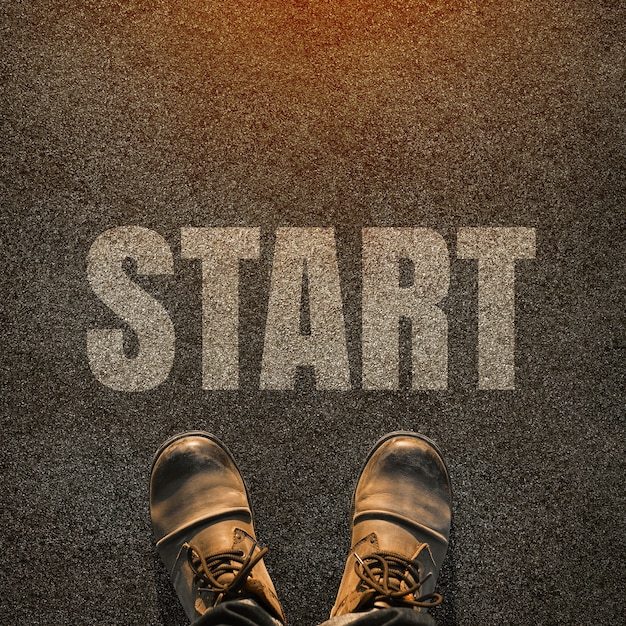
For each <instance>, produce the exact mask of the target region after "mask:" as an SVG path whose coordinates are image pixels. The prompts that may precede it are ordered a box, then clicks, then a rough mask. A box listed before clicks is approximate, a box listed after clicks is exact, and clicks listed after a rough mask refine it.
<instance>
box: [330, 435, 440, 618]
mask: <svg viewBox="0 0 626 626" xmlns="http://www.w3.org/2000/svg"><path fill="white" fill-rule="evenodd" d="M451 501H452V490H451V487H450V479H449V476H448V471H447V469H446V466H445V463H444V461H443V458H442V456H441V454H440V452H439V451H438V449H437V447H436V446H435V444H434V443H433V442H432V441H430V440H429V439H427V438H426V437H423V436H421V435H418V434H416V433H410V432H395V433H390V434H389V435H386V436H385V437H383V438H382V439H381V440H380V441H379V442H378V443H377V444H376V445H375V446H374V448H373V449H372V451H371V452H370V453H369V456H368V458H367V461H366V463H365V465H364V467H363V470H362V471H361V475H360V477H359V480H358V482H357V486H356V489H355V492H354V496H353V500H352V539H351V544H350V545H351V546H352V548H351V549H350V552H349V554H348V559H347V563H346V568H345V571H344V574H343V578H342V580H341V584H340V587H339V593H338V595H337V600H336V602H335V606H334V607H333V609H332V612H331V617H335V616H339V615H345V614H346V613H358V612H361V611H366V610H369V609H372V608H377V607H378V608H385V607H392V606H393V607H411V608H413V609H415V610H418V611H426V610H427V609H428V607H432V606H436V605H437V604H439V603H440V602H441V601H442V599H443V598H442V597H441V596H440V595H439V594H437V593H435V584H436V581H437V575H438V574H439V570H440V568H441V563H442V561H443V558H444V556H445V554H446V550H447V548H448V538H449V535H450V521H451V514H452V504H451Z"/></svg>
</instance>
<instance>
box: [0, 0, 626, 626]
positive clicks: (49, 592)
mask: <svg viewBox="0 0 626 626" xmlns="http://www.w3.org/2000/svg"><path fill="white" fill-rule="evenodd" d="M1 11H2V37H1V39H2V44H1V45H2V55H1V56H0V59H1V60H0V64H1V67H2V73H3V96H2V98H3V101H2V102H3V103H2V125H3V133H2V151H3V158H2V163H3V165H2V167H3V177H2V191H1V199H2V200H1V202H2V205H1V206H2V214H1V220H2V246H1V249H0V254H2V270H3V271H2V279H1V280H2V302H1V307H2V314H3V317H2V343H3V347H2V368H3V369H2V375H3V379H2V381H3V382H2V385H3V386H2V395H1V397H2V445H1V446H0V470H1V471H0V481H1V482H0V485H1V488H0V493H1V502H2V507H1V513H0V515H1V520H2V521H1V522H0V523H1V529H2V533H1V534H0V553H1V554H2V555H3V564H2V567H1V568H0V569H1V572H0V580H1V586H2V589H1V594H0V622H1V623H2V624H7V625H8V624H20V625H30V624H52V623H53V624H68V625H69V624H72V625H73V624H76V625H90V624H107V625H110V626H113V625H119V626H123V625H135V624H137V625H147V624H150V625H154V626H156V625H159V626H160V625H163V626H166V625H167V626H174V625H178V624H184V623H185V618H184V615H183V614H182V610H181V609H180V608H179V606H178V604H177V600H176V596H175V594H174V592H173V590H172V589H171V587H170V584H169V581H168V579H167V575H166V573H165V570H164V568H163V566H162V565H161V563H160V561H159V559H158V557H157V554H156V549H155V547H154V542H153V539H152V534H151V526H150V518H149V512H148V479H149V472H150V463H151V459H152V455H153V453H154V451H155V450H156V449H157V447H158V446H159V444H160V443H161V442H162V441H164V440H165V439H166V438H167V437H169V436H171V435H173V434H175V433H177V432H179V431H183V430H188V429H202V430H207V431H210V432H212V433H214V434H215V435H217V436H219V437H220V438H221V439H222V440H223V441H224V442H225V443H226V444H227V445H228V446H229V447H230V449H231V450H232V452H233V454H234V455H235V457H236V458H237V460H238V463H239V465H240V467H241V469H242V472H243V474H244V475H245V477H246V479H247V482H248V485H249V490H250V493H251V497H252V501H253V507H254V511H255V516H256V526H257V534H258V535H259V537H260V539H261V540H262V542H263V543H264V544H265V545H267V546H269V548H270V552H269V554H268V556H267V557H266V562H267V565H268V568H269V570H270V572H271V574H272V577H273V579H274V582H275V584H276V587H277V589H278V592H279V595H280V597H281V600H282V602H283V604H284V607H285V610H286V612H287V616H288V619H289V622H290V623H291V624H296V625H302V626H306V625H312V624H315V623H317V622H319V621H321V620H323V619H325V618H326V617H327V616H328V613H329V611H330V608H331V606H332V604H333V602H334V599H335V594H336V591H337V588H338V584H339V579H340V576H341V573H342V570H343V563H344V558H345V554H346V551H347V549H348V547H349V546H348V541H349V534H348V532H349V519H348V513H349V506H350V496H351V493H352V489H353V486H354V481H355V479H356V476H357V473H358V471H359V468H360V466H361V463H362V460H363V459H364V458H365V456H366V454H367V451H368V450H369V448H370V447H371V446H372V445H373V444H374V443H375V442H376V440H377V439H378V438H379V437H381V436H382V435H383V434H385V433H387V432H389V431H392V430H398V429H401V430H414V431H419V432H422V433H424V434H425V435H427V436H429V437H431V438H432V439H434V440H435V441H436V442H437V443H438V445H439V446H440V447H441V449H442V450H443V452H444V454H445V457H446V459H447V462H448V465H449V467H450V472H451V476H452V484H453V488H454V517H453V535H452V544H451V547H450V550H449V553H448V555H447V557H446V562H445V564H444V568H443V572H442V574H441V577H440V584H439V588H440V590H441V591H442V593H443V594H444V597H445V600H444V603H443V605H441V606H440V607H438V608H437V609H436V610H435V615H436V616H437V618H438V619H439V622H440V624H441V625H442V626H448V625H450V626H451V625H453V624H454V625H456V624H458V625H460V626H461V625H462V626H472V625H478V624H480V625H491V624H493V625H496V624H497V625H500V624H516V625H517V626H524V625H530V624H533V625H534V624H542V625H550V624H607V625H608V624H619V623H624V622H625V621H626V615H625V609H624V606H625V604H624V599H623V592H624V589H625V588H626V580H625V578H626V575H625V571H626V570H625V558H626V553H625V549H624V543H625V541H624V537H625V528H624V510H625V506H626V502H625V501H624V491H625V490H624V394H623V389H624V388H625V387H626V385H625V382H624V350H625V348H626V325H625V320H624V296H625V281H624V246H625V236H624V235H625V230H626V229H625V224H624V215H625V210H624V207H625V204H624V192H625V187H626V175H625V164H626V160H625V155H624V146H625V145H626V142H625V140H626V137H625V134H624V131H625V130H626V120H625V117H624V104H625V103H624V68H625V67H626V42H625V38H624V32H625V31H626V11H625V8H624V4H623V3H621V2H611V1H609V0H604V1H592V0H580V1H576V2H574V1H571V2H568V1H566V0H555V1H551V2H547V1H545V0H533V1H530V0H529V1H525V0H522V1H520V2H515V3H513V2H504V1H501V0H493V1H489V0H487V1H485V2H483V1H481V2H478V1H475V2H474V1H469V0H468V1H463V0H458V1H454V0H453V1H451V2H439V1H436V0H430V1H429V0H421V1H418V0H416V1H407V2H391V1H388V2H383V1H382V0H380V1H379V0H371V1H367V0H359V1H354V2H352V1H351V2H344V3H341V2H327V3H316V2H306V1H298V2H296V1H295V0H285V1H280V2H279V1H277V0H276V1H274V0H270V1H269V2H264V3H253V2H247V1H235V2H230V3H217V2H211V1H208V2H196V1H190V2H170V1H168V0H152V1H150V0H146V1H142V0H135V1H131V2H124V3H117V2H107V1H105V0H102V1H98V0H90V1H88V2H82V3H71V2H58V1H55V2H45V1H32V2H12V3H5V5H4V6H3V8H2V10H1ZM126 226H138V227H143V228H146V229H150V230H151V231H154V232H155V233H158V234H159V235H160V236H161V237H162V238H163V239H164V241H165V242H166V245H167V247H168V248H169V250H170V251H171V257H172V263H173V266H172V272H171V273H169V274H167V275H164V276H138V273H139V274H140V273H141V272H139V271H138V266H137V264H136V263H134V262H133V261H126V262H124V266H123V267H124V271H125V272H126V274H125V275H128V276H130V277H131V279H132V280H133V281H134V282H136V283H137V284H139V285H141V288H142V290H144V291H146V292H148V293H149V294H151V296H152V298H153V299H154V300H156V301H158V302H160V303H161V304H162V307H163V310H164V311H165V312H166V317H168V318H169V319H171V322H172V328H173V333H174V347H175V352H174V357H173V362H172V363H171V369H168V371H167V372H166V376H165V380H164V381H163V382H161V383H160V384H158V385H156V386H155V387H153V388H151V389H147V390H144V391H125V390H116V389H113V388H111V387H110V386H108V385H107V384H104V383H103V382H101V381H100V380H99V379H98V378H97V377H96V375H95V374H94V371H93V368H92V367H91V366H90V360H89V358H88V355H87V337H88V332H89V331H93V330H96V329H102V328H118V329H122V330H123V331H124V342H125V349H126V353H125V354H126V355H130V356H131V357H132V356H133V355H137V352H138V350H140V349H141V348H140V343H141V342H140V341H139V342H138V338H137V334H136V333H135V332H134V331H133V329H132V327H131V326H132V325H129V324H124V323H123V322H122V320H121V319H120V318H119V317H118V316H116V315H115V314H114V313H113V311H112V310H111V309H110V308H109V307H108V306H106V305H105V304H104V302H102V301H101V299H100V298H99V297H97V295H96V293H95V292H94V290H93V289H92V285H91V284H90V282H89V280H88V278H87V257H88V253H89V250H90V248H91V246H92V244H93V243H94V241H96V239H97V238H98V237H99V236H100V235H101V234H102V233H103V232H105V231H107V230H109V229H112V228H119V227H126ZM187 227H196V228H200V227H239V228H259V229H260V231H259V232H260V235H259V241H260V243H259V254H258V258H256V259H250V260H245V261H242V262H241V264H240V266H239V280H240V282H239V291H238V293H239V305H238V306H239V321H238V326H237V335H238V337H239V371H238V388H237V389H230V390H220V391H215V390H205V389H203V384H202V321H201V312H202V278H201V270H200V261H198V260H194V259H188V258H183V256H182V254H181V249H182V248H181V229H182V228H187ZM284 227H308V228H319V227H324V228H329V229H334V231H330V232H331V233H333V234H334V241H335V243H336V246H335V247H336V253H337V258H338V275H339V276H340V284H341V295H342V298H343V300H342V308H343V317H344V320H345V345H346V347H347V354H348V359H349V365H348V367H349V385H348V388H344V389H340V390H325V389H317V388H316V386H315V382H316V381H315V377H316V376H317V374H318V372H312V371H311V369H310V368H309V369H307V368H298V369H297V372H296V374H297V375H296V382H295V388H294V389H293V390H280V389H279V390H271V389H261V384H260V380H261V369H262V365H261V363H262V355H263V349H264V338H265V335H266V318H267V313H268V301H269V297H270V291H271V273H272V269H273V266H274V248H275V241H276V239H277V232H278V229H279V228H284ZM370 227H393V228H401V227H406V228H426V229H429V231H432V232H434V233H437V234H438V236H440V237H441V238H443V241H445V245H446V247H447V250H448V253H447V254H448V257H449V261H450V269H449V279H450V284H449V288H448V289H447V292H446V295H445V298H444V299H443V301H442V302H441V304H440V310H442V311H443V312H444V314H445V319H446V320H447V328H448V331H447V332H448V334H447V342H445V346H446V349H447V354H448V363H447V383H446V385H445V388H438V389H435V388H429V389H424V390H414V389H411V388H410V386H409V383H410V381H411V372H410V368H409V367H408V366H407V364H406V359H405V360H404V361H402V365H401V366H400V369H401V370H402V371H401V372H400V384H399V388H398V389H396V390H387V391H384V390H379V389H373V390H370V389H364V388H363V384H362V382H361V381H362V378H363V356H362V348H363V346H362V337H361V323H362V318H363V312H362V311H363V308H362V304H363V302H362V300H363V298H362V275H363V271H362V270H363V268H362V260H361V259H362V257H361V247H362V240H363V236H364V235H363V232H362V229H363V228H370ZM478 227H500V228H514V227H523V228H527V229H532V230H533V233H534V236H535V238H536V241H535V255H534V258H527V259H522V260H518V261H516V262H515V263H514V267H515V283H514V288H515V304H514V310H515V320H514V342H515V343H514V350H515V354H514V357H515V363H514V375H515V382H514V385H515V388H514V389H482V388H480V387H479V373H478V342H479V330H478V317H479V316H478V313H479V305H478V291H479V279H478V271H477V262H476V261H475V260H471V259H464V258H460V256H459V253H458V252H459V250H458V239H457V238H458V235H459V230H460V229H461V228H478ZM309 269H310V266H309ZM409 273H410V272H409ZM401 278H402V277H401ZM418 278H419V276H417V273H416V275H415V276H413V277H412V278H411V277H409V279H407V280H409V282H410V280H417V279H418ZM307 280H312V278H311V275H310V273H309V275H308V278H307ZM309 287H311V285H309ZM311 288H312V287H311ZM114 289H115V288H114ZM303 291H306V289H304V290H303ZM126 297H127V296H126V295H124V296H123V299H124V298H126ZM311 297H313V296H311ZM130 299H131V300H132V298H130ZM322 299H323V298H322ZM154 300H151V301H154ZM303 302H304V306H303V313H302V315H303V322H302V323H303V324H304V326H306V325H307V324H308V323H311V322H312V321H313V317H312V316H313V314H314V311H313V310H311V311H310V312H309V314H310V315H309V317H310V319H308V320H307V319H306V318H307V313H306V311H304V309H306V308H307V305H306V296H305V297H303ZM310 330H311V331H312V330H313V329H310ZM303 332H308V331H307V329H306V328H305V329H304V330H303ZM400 335H401V337H400V339H399V342H400V343H401V344H402V343H403V342H404V344H406V342H407V334H406V328H405V329H404V331H402V332H401V333H400ZM138 344H139V345H138ZM406 349H407V346H406V345H405V346H404V350H405V352H406ZM414 375H415V373H414Z"/></svg>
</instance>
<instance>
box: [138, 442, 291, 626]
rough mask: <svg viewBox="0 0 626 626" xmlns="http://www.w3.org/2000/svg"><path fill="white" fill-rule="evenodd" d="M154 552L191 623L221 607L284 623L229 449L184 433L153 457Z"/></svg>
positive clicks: (151, 481)
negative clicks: (250, 609) (239, 602)
mask: <svg viewBox="0 0 626 626" xmlns="http://www.w3.org/2000/svg"><path fill="white" fill-rule="evenodd" d="M150 515H151V517H152V525H153V528H154V534H155V537H156V541H157V549H158V552H159V555H160V556H161V559H162V560H163V562H164V563H165V566H166V567H167V570H168V572H169V573H170V577H171V580H172V583H173V584H174V588H175V589H176V592H177V593H178V597H179V599H180V601H181V604H182V605H183V608H184V609H185V612H186V613H187V617H188V618H189V619H190V620H191V621H194V620H195V619H197V618H198V617H200V616H201V615H203V614H204V613H205V612H206V611H208V610H210V609H212V608H213V607H215V606H216V605H218V604H219V603H220V602H223V601H226V600H232V599H243V598H251V599H254V600H256V601H257V602H258V603H259V604H260V605H261V606H262V607H263V608H264V609H266V610H267V611H268V612H269V613H270V614H271V615H272V616H273V617H276V618H277V619H279V620H280V621H281V622H282V623H283V624H284V623H285V616H284V614H283V610H282V608H281V606H280V603H279V601H278V598H277V596H276V590H275V588H274V585H273V583H272V581H271V579H270V576H269V574H268V572H267V570H266V568H265V564H264V563H263V556H264V555H265V553H266V552H267V548H263V549H261V548H260V547H259V545H258V543H257V540H256V537H255V534H254V528H253V522H252V512H251V509H250V503H249V500H248V493H247V490H246V486H245V484H244V481H243V478H242V476H241V474H240V472H239V470H238V468H237V466H236V464H235V461H234V459H233V457H232V455H231V453H230V452H229V450H228V449H227V448H226V446H225V445H224V444H223V443H222V442H221V441H219V439H217V438H216V437H214V436H213V435H210V434H208V433H204V432H189V433H183V434H180V435H177V436H175V437H173V438H172V439H170V440H168V441H166V442H165V443H164V444H163V445H162V446H161V448H159V450H158V451H157V453H156V455H155V457H154V461H153V464H152V473H151V478H150Z"/></svg>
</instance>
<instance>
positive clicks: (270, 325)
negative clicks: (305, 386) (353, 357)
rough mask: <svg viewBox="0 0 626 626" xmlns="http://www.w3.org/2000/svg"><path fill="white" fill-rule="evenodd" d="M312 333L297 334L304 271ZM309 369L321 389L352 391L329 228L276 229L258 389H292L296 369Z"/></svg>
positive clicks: (300, 332) (337, 275) (337, 270)
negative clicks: (308, 366)
mask: <svg viewBox="0 0 626 626" xmlns="http://www.w3.org/2000/svg"><path fill="white" fill-rule="evenodd" d="M305 268H306V272H307V278H308V288H309V293H308V296H309V311H310V314H309V316H310V333H309V332H307V334H304V333H303V332H302V329H301V310H300V308H301V301H302V291H303V278H304V270H305ZM298 365H304V366H306V365H311V366H313V367H314V369H315V377H316V386H317V387H318V388H319V389H337V390H347V389H349V388H350V372H349V368H348V350H347V346H346V335H345V326H344V318H343V309H342V301H341V289H340V285H339V268H338V266H337V256H336V250H335V237H334V230H333V229H332V228H279V229H278V230H277V232H276V245H275V249H274V263H273V268H272V280H271V288H270V297H269V306H268V311H267V324H266V328H265V345H264V349H263V362H262V366H261V388H262V389H293V387H294V383H295V369H296V367H297V366H298Z"/></svg>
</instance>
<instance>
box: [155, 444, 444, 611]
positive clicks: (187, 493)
mask: <svg viewBox="0 0 626 626" xmlns="http://www.w3.org/2000/svg"><path fill="white" fill-rule="evenodd" d="M150 513H151V516H152V523H153V527H154V533H155V535H156V540H157V548H158V551H159V554H160V556H161V558H162V559H163V562H164V563H165V565H166V567H167V569H168V571H169V573H170V576H171V579H172V582H173V584H174V587H175V589H176V592H177V593H178V597H179V598H180V601H181V603H182V605H183V607H184V609H185V612H186V613H187V616H188V617H189V619H190V620H192V621H193V620H195V619H197V618H198V617H199V616H201V615H203V614H204V613H205V612H206V611H208V610H211V609H212V608H214V607H215V606H217V605H218V604H220V603H221V602H225V601H228V600H234V599H242V598H250V599H253V600H255V601H256V602H257V603H258V604H259V605H261V606H262V607H263V608H264V609H265V610H266V611H268V612H269V613H270V614H271V615H272V616H273V617H275V618H276V619H278V620H280V621H281V622H282V623H285V615H284V613H283V610H282V607H281V605H280V602H279V600H278V597H277V595H276V590H275V588H274V584H273V583H272V580H271V579H270V576H269V574H268V572H267V569H266V568H265V564H264V562H263V556H264V555H265V553H266V552H267V548H261V547H260V546H259V544H258V542H257V539H256V537H255V533H254V527H253V522H252V512H251V508H250V502H249V499H248V493H247V490H246V486H245V483H244V481H243V478H242V476H241V473H240V472H239V470H238V469H237V465H236V464H235V460H234V459H233V457H232V455H231V453H230V452H229V450H228V449H227V448H226V446H225V445H224V444H223V443H222V442H221V441H220V440H219V439H217V438H216V437H214V436H213V435H210V434H208V433H205V432H189V433H183V434H180V435H177V436H175V437H173V438H171V439H169V440H168V441H167V442H165V443H164V444H163V445H162V446H161V448H160V449H159V450H158V452H157V454H156V455H155V458H154V462H153V465H152V476H151V481H150ZM450 519H451V487H450V479H449V476H448V472H447V469H446V466H445V463H444V461H443V458H442V456H441V453H440V452H439V450H438V449H437V447H436V446H435V444H434V443H433V442H432V441H430V440H429V439H427V438H426V437H423V436H422V435H418V434H416V433H411V432H394V433H390V434H388V435H386V436H385V437H383V438H382V439H381V440H380V441H379V442H378V443H377V444H376V445H375V446H374V448H373V449H372V450H371V452H370V453H369V456H368V458H367V461H366V462H365V465H364V467H363V470H362V471H361V475H360V477H359V480H358V483H357V486H356V489H355V492H354V496H353V501H352V540H351V546H352V548H351V549H350V552H349V554H348V558H347V563H346V567H345V571H344V575H343V579H342V581H341V585H340V587H339V593H338V595H337V599H336V602H335V605H334V607H333V609H332V612H331V617H335V616H340V615H346V614H348V613H359V612H363V611H368V610H371V609H376V608H381V609H383V608H388V607H398V606H399V607H410V608H413V609H415V610H418V611H425V610H426V609H427V608H428V607H432V606H435V605H437V604H439V603H440V602H441V600H442V598H441V596H440V595H439V594H437V593H435V584H436V580H437V575H438V573H439V570H440V567H441V563H442V561H443V558H444V556H445V553H446V550H447V547H448V538H449V534H450Z"/></svg>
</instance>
